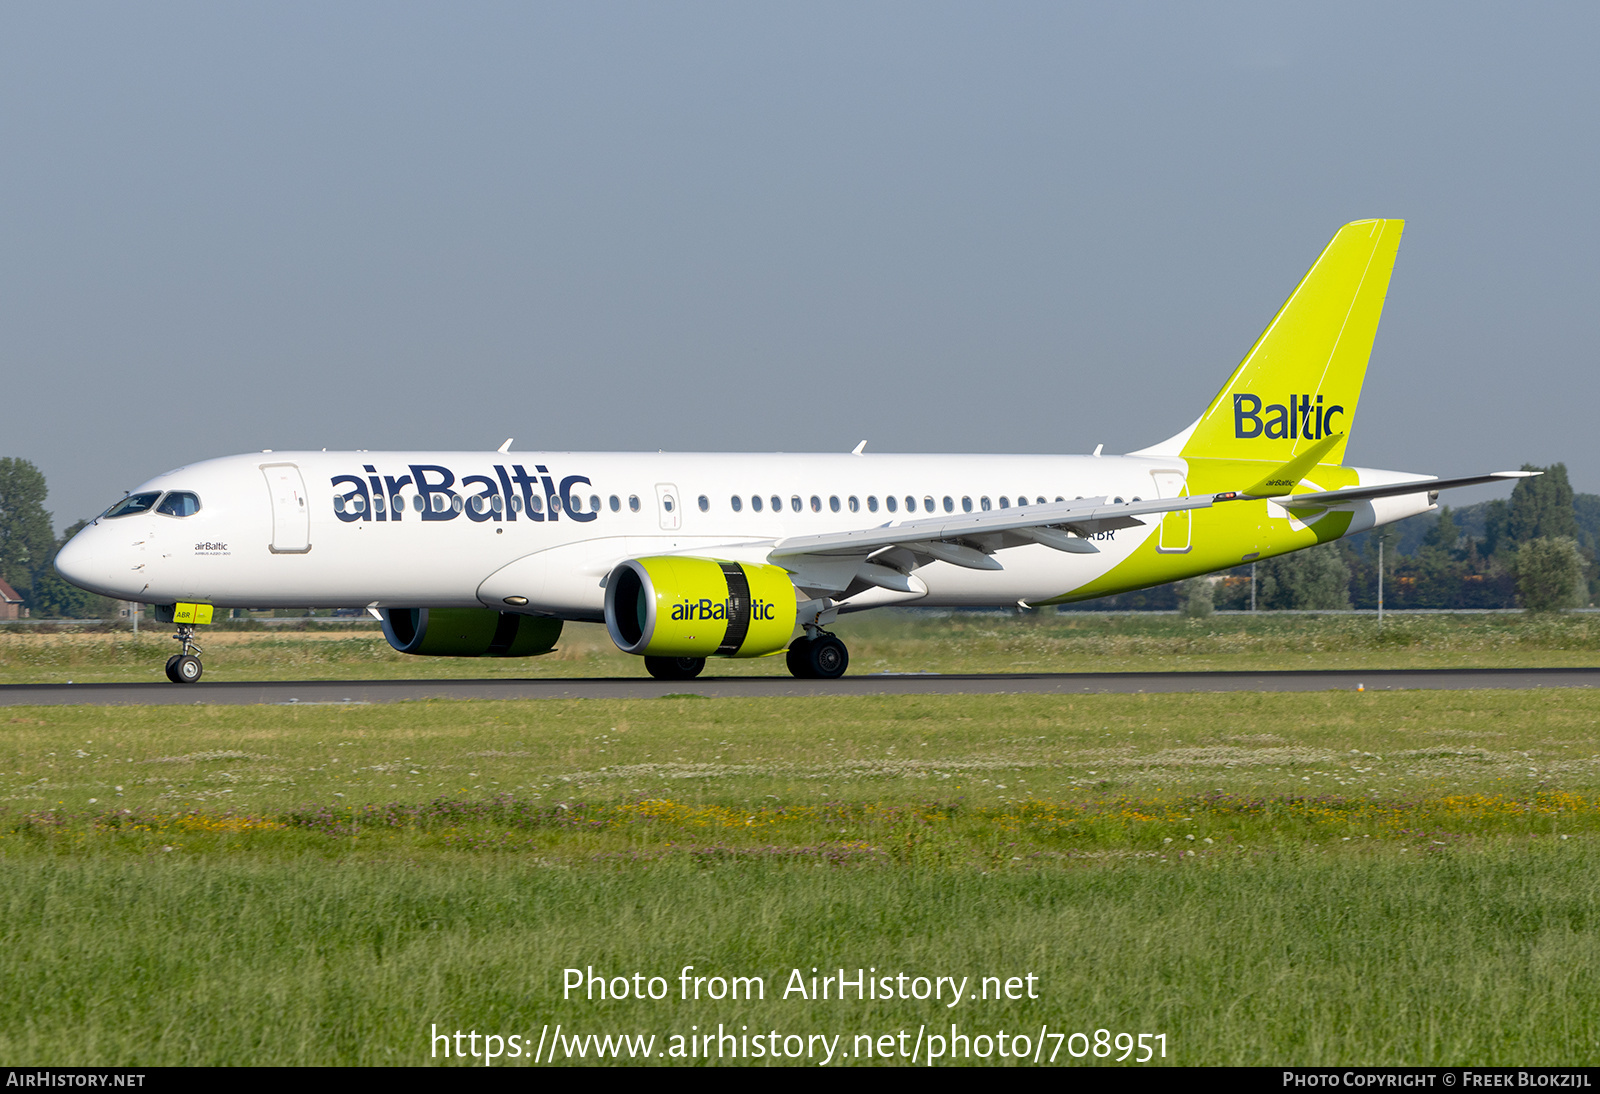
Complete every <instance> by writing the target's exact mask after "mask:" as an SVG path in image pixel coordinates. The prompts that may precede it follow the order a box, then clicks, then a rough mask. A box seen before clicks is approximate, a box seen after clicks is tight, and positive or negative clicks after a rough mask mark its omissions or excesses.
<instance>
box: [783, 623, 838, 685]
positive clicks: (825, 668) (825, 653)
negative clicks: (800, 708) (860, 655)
mask: <svg viewBox="0 0 1600 1094" xmlns="http://www.w3.org/2000/svg"><path fill="white" fill-rule="evenodd" d="M806 629H807V632H808V633H807V634H806V636H805V637H803V638H796V639H795V640H794V641H793V642H790V643H789V653H788V655H787V657H786V660H787V661H788V663H789V672H790V674H791V675H793V676H795V677H798V678H799V679H801V680H837V679H838V678H839V677H841V676H843V675H844V670H845V669H847V668H849V667H850V651H849V650H847V649H845V645H844V643H843V642H841V641H839V639H838V638H837V637H835V636H834V635H831V634H829V633H828V632H826V631H822V630H816V629H815V628H810V627H808V628H806Z"/></svg>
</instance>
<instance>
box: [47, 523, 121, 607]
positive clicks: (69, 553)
mask: <svg viewBox="0 0 1600 1094" xmlns="http://www.w3.org/2000/svg"><path fill="white" fill-rule="evenodd" d="M89 531H90V529H84V531H83V532H79V533H78V534H77V535H75V536H73V537H72V539H71V540H70V541H69V542H68V543H67V544H66V545H65V546H64V547H62V548H61V550H60V551H59V552H57V553H56V573H58V574H60V575H61V576H62V577H64V578H66V579H67V580H68V581H70V582H72V584H74V585H76V586H78V588H80V589H88V590H89V591H90V592H94V593H100V594H102V595H104V596H117V595H119V594H118V592H117V591H116V590H114V589H112V588H110V585H111V573H110V569H111V568H110V566H109V565H108V563H109V561H110V560H109V558H107V556H106V554H105V552H104V551H103V550H101V549H100V548H101V547H103V543H97V542H96V541H97V540H99V539H100V537H98V536H94V535H91V534H87V533H89Z"/></svg>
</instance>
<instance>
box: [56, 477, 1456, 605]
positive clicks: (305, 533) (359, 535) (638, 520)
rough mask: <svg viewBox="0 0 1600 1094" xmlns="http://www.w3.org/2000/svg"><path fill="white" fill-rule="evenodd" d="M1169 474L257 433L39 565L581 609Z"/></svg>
mask: <svg viewBox="0 0 1600 1094" xmlns="http://www.w3.org/2000/svg"><path fill="white" fill-rule="evenodd" d="M1186 473H1187V465H1186V463H1185V461H1184V460H1182V459H1179V458H1175V457H1145V456H1104V457H1099V456H1004V455H978V456H962V455H877V454H864V455H786V454H782V453H771V454H751V455H744V454H738V455H730V454H683V453H673V454H666V453H663V454H655V455H651V454H640V453H573V452H544V453H526V452H504V453H501V452H490V453H483V452H262V453H255V454H250V455H240V456H229V457H224V458H221V459H215V460H207V461H205V462H202V463H196V464H192V465H190V466H187V467H181V468H178V469H176V470H174V471H170V472H167V473H166V474H163V475H159V476H157V477H156V478H153V479H151V480H149V481H148V482H146V483H144V484H143V485H141V486H140V487H139V488H138V489H137V490H136V491H133V494H135V495H138V494H151V493H161V494H163V495H164V494H165V493H166V492H168V491H187V492H190V493H192V494H193V495H194V496H195V497H196V498H197V499H198V503H199V505H198V510H197V511H195V512H194V513H193V514H192V515H188V516H174V515H165V514H162V513H158V512H155V511H154V510H149V511H145V512H139V513H133V514H130V515H126V516H119V517H102V518H100V519H99V520H97V521H96V522H94V523H93V524H91V525H90V526H88V527H86V528H85V529H84V530H83V531H82V532H80V533H79V534H78V536H77V537H75V538H74V539H73V540H72V542H71V543H69V544H68V545H67V546H66V547H64V548H63V549H62V551H61V553H60V555H59V556H58V558H57V568H58V569H59V570H60V571H61V573H62V574H63V575H65V576H66V577H67V578H68V579H69V580H71V581H73V582H74V583H75V584H78V585H80V586H83V587H85V588H88V589H91V590H93V591H95V592H98V593H101V594H104V595H106V596H113V597H118V598H122V599H127V600H137V601H143V602H146V603H174V602H180V601H193V602H199V603H207V604H213V605H216V606H218V607H252V608H274V607H284V608H289V607H319V608H339V607H347V608H369V607H370V608H402V607H479V606H483V607H492V608H496V609H501V610H503V609H504V607H505V605H506V603H507V598H508V597H517V598H526V606H525V607H524V608H522V609H520V610H525V611H530V612H539V613H544V614H549V615H556V616H560V617H562V618H567V619H586V620H598V619H600V618H601V617H602V614H603V604H604V596H605V591H604V588H603V582H604V579H605V577H606V575H607V574H608V573H610V571H611V570H612V568H613V567H614V566H616V565H617V564H618V563H619V562H621V561H623V560H625V559H629V558H636V557H641V556H647V555H655V554H703V555H714V556H716V557H719V558H725V559H732V560H737V561H745V562H763V561H765V560H766V556H767V553H768V552H769V551H770V550H771V549H772V546H773V544H774V542H775V541H778V540H781V539H783V538H784V537H790V536H802V535H812V534H816V533H825V532H838V531H847V530H851V529H861V528H871V527H875V526H879V525H885V524H891V523H894V522H897V521H901V520H907V519H915V518H920V517H926V516H933V515H935V514H944V513H948V512H954V513H958V514H959V513H961V512H963V511H965V510H966V509H967V507H969V506H970V508H971V511H973V512H980V511H982V510H983V509H985V508H993V509H998V508H1001V507H1002V506H1005V507H1015V506H1017V505H1019V504H1021V503H1022V502H1023V501H1024V500H1025V502H1026V503H1027V504H1037V503H1039V502H1054V501H1056V500H1057V499H1066V500H1069V501H1070V500H1072V499H1074V498H1092V497H1100V496H1104V497H1107V498H1114V499H1117V500H1118V501H1121V500H1123V499H1127V500H1129V501H1131V500H1133V499H1135V498H1144V499H1152V498H1157V497H1173V496H1176V495H1179V494H1182V493H1184V492H1185V491H1184V489H1183V483H1184V478H1185V475H1186ZM1363 477H1364V478H1365V476H1363ZM419 479H420V480H421V482H420V488H419V481H418V480H419ZM1421 497H1422V500H1421V505H1420V508H1426V507H1427V500H1426V497H1425V495H1424V496H1421ZM735 498H737V499H738V502H737V509H736V508H735V501H734V499H735ZM758 499H759V504H758V503H757V500H758ZM891 499H892V505H891ZM1398 502H1399V499H1395V500H1392V501H1390V502H1388V503H1386V504H1380V505H1379V506H1378V507H1377V508H1374V506H1373V505H1371V504H1368V505H1364V506H1361V507H1359V512H1358V514H1357V520H1356V523H1355V525H1353V526H1352V527H1351V529H1350V530H1351V531H1358V530H1360V529H1361V528H1363V527H1371V526H1372V525H1373V524H1374V523H1383V522H1386V521H1388V520H1394V519H1398V518H1399V517H1402V516H1407V515H1410V513H1411V512H1415V511H1419V506H1418V504H1417V502H1416V496H1413V498H1412V499H1408V500H1406V501H1404V503H1403V504H1399V503H1398ZM774 503H776V504H774ZM930 506H931V510H930V508H929V507H930ZM912 507H914V512H913V511H909V510H911V509H912ZM1154 527H1155V526H1154V525H1149V526H1143V527H1137V528H1125V529H1121V530H1119V531H1116V532H1108V533H1104V534H1103V535H1102V536H1100V537H1097V538H1096V542H1095V546H1096V547H1098V548H1099V553H1097V554H1068V553H1063V552H1061V551H1058V550H1051V549H1050V548H1048V547H1045V546H1041V545H1030V546H1022V547H1015V548H1011V549H1008V550H1005V551H1004V552H1002V554H1001V557H1002V559H1003V562H1004V568H1003V569H1001V570H997V571H988V570H973V569H968V568H965V567H961V566H955V565H950V564H947V563H943V562H935V563H933V564H931V565H928V566H924V567H922V568H920V569H919V570H918V571H917V576H918V577H919V578H921V579H922V581H923V582H924V583H925V585H926V587H927V594H926V595H925V596H922V595H913V594H910V593H899V592H891V591H889V590H885V589H874V590H871V591H869V592H866V593H863V594H860V595H858V596H856V597H853V598H852V599H851V602H850V604H849V607H850V608H851V609H860V608H867V607H876V606H883V605H889V604H895V603H911V602H915V603H918V604H921V605H929V606H933V605H991V604H1008V603H1015V602H1017V601H1019V600H1029V599H1043V598H1047V597H1053V596H1059V595H1062V594H1063V593H1066V592H1069V591H1070V590H1072V589H1075V588H1078V587H1080V586H1082V585H1084V584H1086V583H1088V582H1090V581H1092V580H1094V579H1096V578H1097V577H1100V576H1101V575H1103V574H1105V573H1106V572H1107V571H1109V570H1110V569H1111V568H1113V567H1114V566H1116V565H1117V564H1118V563H1120V562H1122V561H1123V560H1124V559H1126V558H1127V557H1128V555H1129V554H1130V553H1131V552H1132V551H1133V550H1134V549H1135V548H1137V547H1138V546H1139V545H1140V544H1141V543H1142V542H1143V541H1144V539H1145V538H1146V537H1148V536H1149V535H1150V534H1151V533H1152V531H1154Z"/></svg>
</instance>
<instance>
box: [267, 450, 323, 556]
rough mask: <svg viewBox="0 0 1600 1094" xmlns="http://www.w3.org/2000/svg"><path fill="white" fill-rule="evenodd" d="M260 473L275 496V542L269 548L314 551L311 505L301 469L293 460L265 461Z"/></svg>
mask: <svg viewBox="0 0 1600 1094" xmlns="http://www.w3.org/2000/svg"><path fill="white" fill-rule="evenodd" d="M261 473H262V474H263V475H265V476H266V478H267V493H268V495H269V496H270V497H271V498H272V541H271V542H270V543H269V544H268V545H267V549H268V550H269V551H271V552H272V553H273V554H275V555H303V554H305V553H306V552H307V551H309V550H311V506H310V504H309V502H308V501H307V499H306V483H305V479H303V478H302V477H301V476H300V468H299V467H298V466H297V465H296V464H292V463H264V464H262V465H261Z"/></svg>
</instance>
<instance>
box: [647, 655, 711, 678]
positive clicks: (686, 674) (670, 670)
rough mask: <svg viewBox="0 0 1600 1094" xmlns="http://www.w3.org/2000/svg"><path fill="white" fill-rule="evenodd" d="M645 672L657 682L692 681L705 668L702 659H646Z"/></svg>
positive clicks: (704, 662) (703, 659)
mask: <svg viewBox="0 0 1600 1094" xmlns="http://www.w3.org/2000/svg"><path fill="white" fill-rule="evenodd" d="M644 667H645V671H647V672H648V673H649V674H650V675H651V676H654V677H655V678H656V679H657V680H693V679H694V678H695V677H696V676H699V675H700V673H701V671H702V670H703V669H704V668H705V667H706V659H705V658H704V657H646V658H645V659H644Z"/></svg>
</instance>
